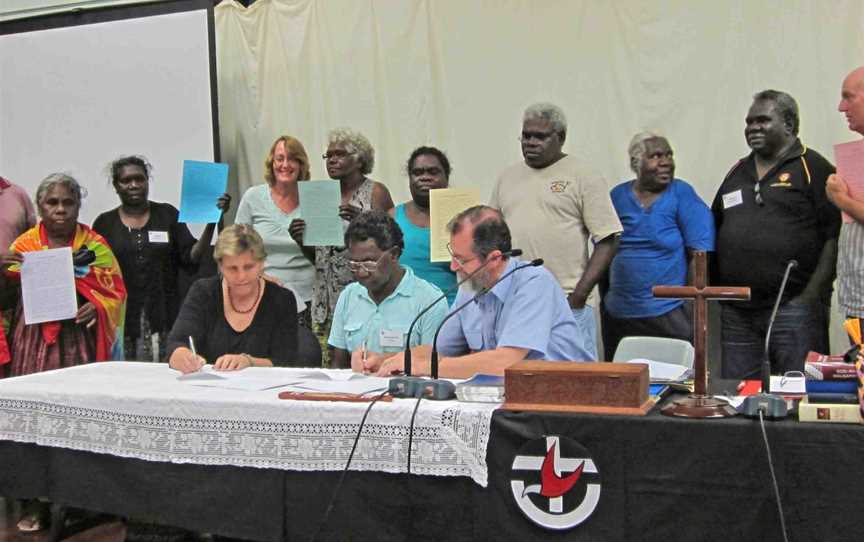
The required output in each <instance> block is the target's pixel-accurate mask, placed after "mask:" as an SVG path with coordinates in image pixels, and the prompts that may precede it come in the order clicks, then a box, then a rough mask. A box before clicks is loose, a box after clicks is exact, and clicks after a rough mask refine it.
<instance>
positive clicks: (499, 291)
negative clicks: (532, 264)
mask: <svg viewBox="0 0 864 542" xmlns="http://www.w3.org/2000/svg"><path fill="white" fill-rule="evenodd" d="M520 263H522V262H521V261H520V260H519V258H515V257H511V258H510V259H508V260H507V265H506V266H505V267H504V270H503V271H502V272H501V274H500V275H499V278H500V277H503V276H504V275H505V274H506V273H509V272H510V271H512V270H513V269H514V268H515V267H516V266H517V265H519V264H520ZM513 275H515V273H514V274H513ZM513 275H510V276H509V277H507V278H505V279H504V280H502V281H501V282H499V283H498V284H496V285H495V286H494V287H493V288H492V289H491V290H489V293H490V294H492V295H494V296H495V297H497V298H498V300H499V301H501V302H502V303H503V302H504V300H505V299H506V298H507V295H508V294H509V293H510V287H511V286H512V284H513Z"/></svg>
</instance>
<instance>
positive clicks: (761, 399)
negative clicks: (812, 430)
mask: <svg viewBox="0 0 864 542" xmlns="http://www.w3.org/2000/svg"><path fill="white" fill-rule="evenodd" d="M797 266H798V262H797V261H795V260H789V263H788V264H787V265H786V272H785V273H783V281H782V282H781V283H780V292H779V293H778V294H777V299H776V300H775V301H774V308H773V309H772V311H771V317H770V318H769V319H768V330H767V332H766V333H765V351H764V353H763V356H762V375H761V376H762V392H761V393H757V394H756V395H752V396H750V397H748V398H747V399H745V400H744V404H743V405H742V409H743V413H744V415H745V416H747V417H750V418H758V417H759V413H760V412H762V414H763V416H764V417H765V418H766V419H768V420H777V419H781V418H785V417H786V414H787V409H786V400H785V399H783V398H782V397H780V396H779V395H777V394H774V393H771V355H770V352H769V351H770V347H771V330H772V329H773V327H774V320H775V319H776V318H777V310H778V309H779V308H780V300H781V299H782V298H783V292H784V291H785V290H786V282H787V281H788V280H789V273H791V272H792V269H793V268H795V267H797Z"/></svg>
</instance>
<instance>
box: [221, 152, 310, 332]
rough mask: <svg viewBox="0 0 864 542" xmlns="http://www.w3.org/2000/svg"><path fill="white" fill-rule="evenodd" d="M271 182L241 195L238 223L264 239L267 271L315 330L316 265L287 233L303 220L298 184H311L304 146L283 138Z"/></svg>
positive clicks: (272, 155)
mask: <svg viewBox="0 0 864 542" xmlns="http://www.w3.org/2000/svg"><path fill="white" fill-rule="evenodd" d="M264 179H265V180H266V181H267V184H262V185H256V186H253V187H251V188H249V189H248V190H246V192H245V193H244V194H243V197H242V198H241V199H240V205H239V206H238V207H237V216H236V217H235V218H234V223H235V224H248V225H250V226H252V227H254V228H255V231H257V232H258V234H259V235H261V238H262V239H263V240H264V248H265V249H266V250H267V258H266V259H265V260H264V273H265V274H266V275H267V278H272V279H274V280H275V281H276V282H277V283H279V284H281V285H282V286H284V287H286V288H289V289H290V290H291V291H292V292H294V295H295V297H296V298H297V308H298V311H299V314H298V318H299V322H300V324H302V325H305V326H306V327H309V328H311V319H310V311H309V309H308V308H307V306H308V303H309V302H310V301H311V299H312V283H313V282H315V267H314V266H313V265H312V263H311V262H310V261H309V259H307V258H306V256H304V255H303V250H302V247H301V246H300V245H299V244H298V243H297V241H295V240H294V238H293V237H292V236H291V234H290V233H289V227H290V225H291V222H292V221H294V220H295V219H297V218H299V217H300V196H299V191H298V188H297V184H298V182H300V181H307V180H309V156H308V155H307V154H306V149H305V148H304V147H303V144H302V143H301V142H300V141H299V140H298V139H297V138H294V137H292V136H289V135H283V136H279V137H278V138H277V139H276V141H274V142H273V145H271V146H270V152H269V153H268V154H267V158H266V159H265V160H264Z"/></svg>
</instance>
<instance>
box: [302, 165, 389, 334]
mask: <svg viewBox="0 0 864 542" xmlns="http://www.w3.org/2000/svg"><path fill="white" fill-rule="evenodd" d="M373 185H374V183H373V181H372V180H371V179H366V180H365V181H363V184H361V185H360V186H358V187H357V190H355V191H354V193H353V194H352V195H351V199H350V200H349V201H348V203H349V204H350V205H353V206H355V207H359V208H360V210H361V211H368V210H370V209H371V208H372V187H373ZM347 228H348V222H347V221H344V220H343V223H342V229H343V230H345V229H347ZM351 282H354V276H353V275H352V274H351V269H350V268H349V267H348V252H347V250H346V247H335V246H329V247H315V284H314V285H313V286H312V321H313V322H314V323H315V324H316V327H317V328H318V330H319V333H323V335H324V336H325V337H326V336H327V334H328V333H329V330H330V322H331V321H332V319H333V310H334V309H335V308H336V301H337V300H338V299H339V294H340V293H341V292H342V289H343V288H345V286H347V285H348V284H349V283H351Z"/></svg>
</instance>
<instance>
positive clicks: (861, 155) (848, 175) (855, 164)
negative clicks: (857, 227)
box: [834, 139, 864, 223]
mask: <svg viewBox="0 0 864 542" xmlns="http://www.w3.org/2000/svg"><path fill="white" fill-rule="evenodd" d="M834 162H835V163H836V164H837V174H838V175H839V176H841V177H843V180H844V181H846V186H848V187H849V195H850V196H852V197H853V198H855V199H856V200H859V201H864V139H860V140H858V141H850V142H849V143H839V144H837V145H834ZM843 221H844V222H847V223H848V222H852V217H850V216H849V215H847V214H846V213H843Z"/></svg>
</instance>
